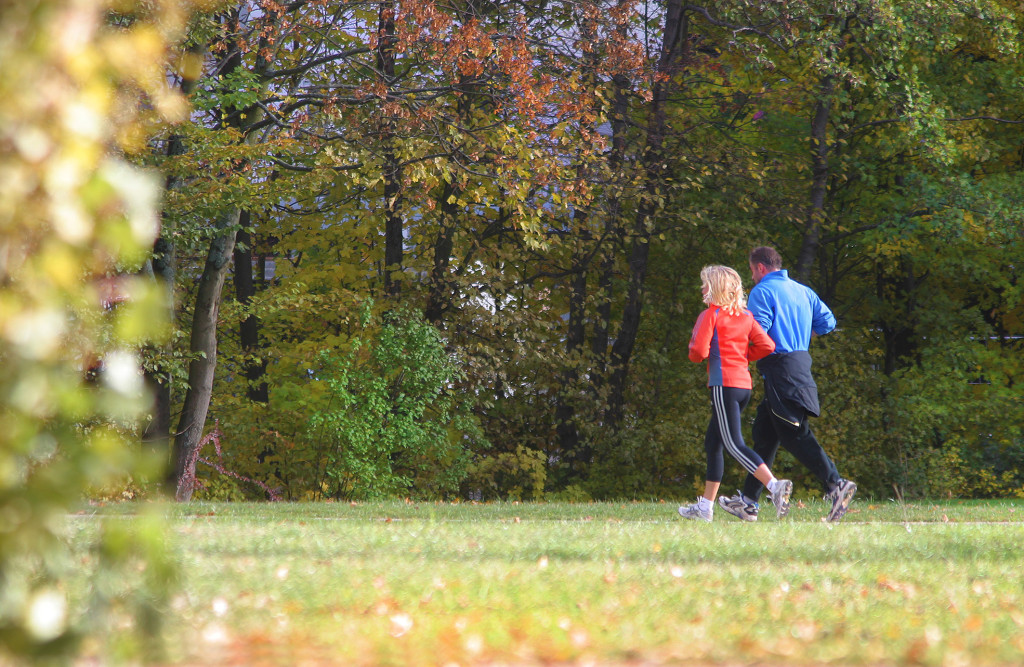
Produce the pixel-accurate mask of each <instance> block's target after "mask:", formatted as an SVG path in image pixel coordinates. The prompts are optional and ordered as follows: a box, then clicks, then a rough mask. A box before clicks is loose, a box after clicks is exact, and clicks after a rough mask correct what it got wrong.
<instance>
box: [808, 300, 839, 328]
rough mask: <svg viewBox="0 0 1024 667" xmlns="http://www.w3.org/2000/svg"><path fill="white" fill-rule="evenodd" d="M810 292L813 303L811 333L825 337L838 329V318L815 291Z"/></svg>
mask: <svg viewBox="0 0 1024 667" xmlns="http://www.w3.org/2000/svg"><path fill="white" fill-rule="evenodd" d="M808 291H809V292H810V302H811V331H813V332H814V333H816V334H817V335H819V336H824V335H825V334H827V333H828V332H829V331H832V330H833V329H835V328H836V316H835V315H833V314H832V311H831V310H829V307H828V306H826V305H825V302H824V301H822V300H821V297H819V296H818V295H817V294H815V293H814V291H813V290H810V289H809V290H808Z"/></svg>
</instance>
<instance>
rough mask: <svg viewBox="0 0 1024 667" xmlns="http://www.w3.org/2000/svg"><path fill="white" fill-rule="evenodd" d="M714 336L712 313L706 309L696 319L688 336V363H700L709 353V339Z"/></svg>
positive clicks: (709, 309)
mask: <svg viewBox="0 0 1024 667" xmlns="http://www.w3.org/2000/svg"><path fill="white" fill-rule="evenodd" d="M714 335H715V317H714V311H712V309H711V308H708V309H707V310H705V311H704V312H703V313H701V314H700V315H699V316H698V317H697V322H696V324H694V325H693V333H692V334H691V335H690V361H694V362H698V363H699V362H701V361H704V360H705V359H707V358H708V355H709V354H710V353H711V338H712V337H713V336H714Z"/></svg>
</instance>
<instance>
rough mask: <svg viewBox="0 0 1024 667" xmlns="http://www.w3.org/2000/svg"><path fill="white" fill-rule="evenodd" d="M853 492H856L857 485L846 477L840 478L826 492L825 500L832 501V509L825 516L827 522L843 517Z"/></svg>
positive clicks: (833, 521)
mask: <svg viewBox="0 0 1024 667" xmlns="http://www.w3.org/2000/svg"><path fill="white" fill-rule="evenodd" d="M855 493H857V485H856V484H855V483H853V482H851V481H850V480H848V479H840V480H839V483H838V484H836V485H835V487H833V489H832V490H831V491H829V492H828V494H827V495H826V496H825V500H826V501H827V502H830V503H832V509H831V510H830V511H829V513H828V518H827V521H828V522H829V523H835V522H836V521H839V520H840V519H842V518H843V515H844V514H846V510H848V509H849V508H850V501H852V500H853V496H854V494H855Z"/></svg>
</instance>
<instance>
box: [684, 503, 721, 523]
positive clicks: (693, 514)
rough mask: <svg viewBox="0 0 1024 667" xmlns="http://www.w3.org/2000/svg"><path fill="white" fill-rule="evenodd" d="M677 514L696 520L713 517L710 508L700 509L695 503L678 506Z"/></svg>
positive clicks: (708, 519) (707, 519) (709, 519)
mask: <svg viewBox="0 0 1024 667" xmlns="http://www.w3.org/2000/svg"><path fill="white" fill-rule="evenodd" d="M679 516H681V517H683V518H684V519H695V520H697V521H711V519H713V518H714V514H713V513H712V510H702V509H701V508H700V505H698V504H697V503H694V504H692V505H686V506H684V507H680V508H679Z"/></svg>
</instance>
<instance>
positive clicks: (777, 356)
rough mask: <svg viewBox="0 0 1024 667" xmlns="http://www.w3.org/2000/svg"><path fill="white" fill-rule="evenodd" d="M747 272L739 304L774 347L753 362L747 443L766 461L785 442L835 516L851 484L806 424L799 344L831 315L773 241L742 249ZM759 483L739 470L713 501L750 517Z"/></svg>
mask: <svg viewBox="0 0 1024 667" xmlns="http://www.w3.org/2000/svg"><path fill="white" fill-rule="evenodd" d="M750 273H751V275H752V276H753V279H754V288H753V289H751V290H750V296H749V297H748V298H747V309H748V310H750V312H751V314H753V316H754V319H755V320H757V323H758V324H760V325H761V328H762V329H764V330H765V331H766V332H767V333H768V335H769V336H770V337H771V339H772V340H774V341H775V352H773V353H772V354H770V355H768V356H767V357H765V358H764V359H761V360H760V361H758V362H757V370H758V371H759V372H760V373H761V376H762V377H763V378H764V394H765V396H764V400H762V401H761V403H760V405H758V406H757V413H756V414H755V416H754V427H753V431H752V435H753V440H754V451H755V452H757V454H758V455H759V456H760V457H761V458H762V459H763V460H764V462H765V463H766V464H767V465H768V466H769V467H771V466H772V464H773V463H774V461H775V455H776V454H777V453H778V451H779V445H782V446H783V447H785V448H786V451H788V452H790V453H791V454H792V455H793V456H794V457H796V460H797V461H799V462H800V463H802V464H803V465H804V466H806V467H807V469H808V470H810V471H811V472H812V473H814V475H815V476H816V477H817V478H818V479H819V480H820V481H821V484H822V487H823V488H824V490H825V493H826V496H825V499H826V500H828V501H831V503H832V508H831V510H830V511H829V513H828V521H833V522H834V521H839V520H840V519H842V518H843V515H844V514H846V510H847V509H848V508H849V506H850V501H851V500H853V496H854V494H855V493H857V485H856V484H854V483H853V482H851V481H849V480H847V479H843V478H841V477H840V476H839V472H838V470H836V466H835V464H834V463H833V462H832V460H831V459H830V458H829V457H828V454H826V453H825V450H824V449H822V448H821V445H820V444H818V439H817V438H816V437H814V433H813V432H812V431H811V426H810V423H809V421H810V417H812V416H814V417H817V416H818V414H819V411H820V408H819V405H818V386H817V385H816V384H815V383H814V378H813V376H812V375H811V355H810V353H809V352H808V351H807V350H808V348H809V347H810V343H811V336H812V335H818V336H821V335H824V334H827V333H828V332H830V331H832V330H833V329H834V328H835V326H836V318H835V316H834V315H833V314H832V311H831V310H829V308H828V306H826V305H825V304H824V302H822V300H821V299H820V298H819V297H818V295H817V294H815V292H814V290H812V289H811V288H809V287H807V286H806V285H802V284H800V283H798V282H796V281H795V280H792V279H790V277H789V274H788V273H787V272H786V271H785V270H783V268H782V257H781V256H779V253H778V252H777V251H776V250H775V249H774V248H769V247H766V246H760V247H757V248H754V249H753V250H751V251H750ZM763 490H764V486H763V485H762V484H761V483H760V482H759V481H757V479H756V478H754V477H753V476H752V475H747V479H746V481H745V482H744V483H743V491H742V492H738V493H737V495H735V496H721V497H719V498H718V504H719V505H721V506H722V507H723V508H724V509H725V511H727V512H729V513H730V514H733V515H735V516H737V517H739V518H740V519H743V520H744V521H756V520H757V510H758V499H759V498H760V496H761V491H763Z"/></svg>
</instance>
